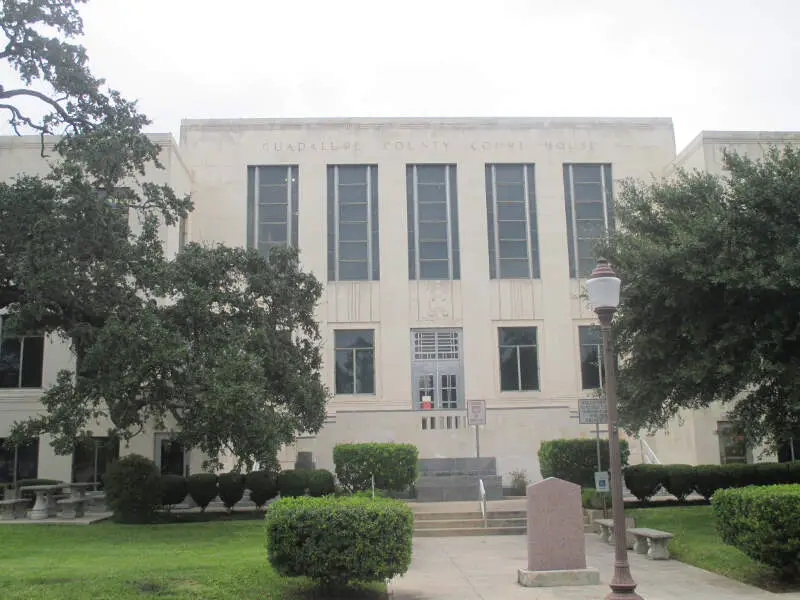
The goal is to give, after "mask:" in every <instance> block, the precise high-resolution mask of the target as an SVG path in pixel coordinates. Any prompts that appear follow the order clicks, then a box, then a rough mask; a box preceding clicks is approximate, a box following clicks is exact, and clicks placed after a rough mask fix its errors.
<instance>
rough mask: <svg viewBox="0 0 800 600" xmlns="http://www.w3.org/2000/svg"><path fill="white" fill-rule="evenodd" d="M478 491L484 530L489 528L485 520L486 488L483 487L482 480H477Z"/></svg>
mask: <svg viewBox="0 0 800 600" xmlns="http://www.w3.org/2000/svg"><path fill="white" fill-rule="evenodd" d="M478 490H479V492H480V502H481V516H482V517H483V527H484V529H486V528H487V527H489V523H488V520H487V505H486V487H484V485H483V479H478Z"/></svg>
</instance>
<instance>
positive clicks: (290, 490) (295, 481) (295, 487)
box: [278, 469, 310, 498]
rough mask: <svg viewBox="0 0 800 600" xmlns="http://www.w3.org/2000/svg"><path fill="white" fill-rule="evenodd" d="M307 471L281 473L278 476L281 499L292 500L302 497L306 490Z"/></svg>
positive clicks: (292, 470) (290, 470)
mask: <svg viewBox="0 0 800 600" xmlns="http://www.w3.org/2000/svg"><path fill="white" fill-rule="evenodd" d="M308 473H310V471H308V470H299V471H298V470H294V469H289V470H287V471H281V472H280V473H279V474H278V490H280V492H281V497H282V498H294V497H296V496H303V495H305V493H306V490H307V489H308Z"/></svg>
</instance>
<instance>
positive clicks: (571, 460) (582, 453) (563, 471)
mask: <svg viewBox="0 0 800 600" xmlns="http://www.w3.org/2000/svg"><path fill="white" fill-rule="evenodd" d="M619 449H620V455H621V458H622V464H623V466H624V465H627V464H628V457H629V456H630V450H629V448H628V441H627V440H621V441H620V443H619ZM538 454H539V470H540V471H541V472H542V477H544V478H545V479H546V478H548V477H558V478H559V479H563V480H565V481H571V482H572V483H576V484H578V485H580V486H581V487H594V474H595V472H596V471H597V440H595V439H589V438H575V439H561V440H549V441H545V442H542V444H541V445H540V446H539V453H538ZM600 456H601V459H602V466H603V470H604V471H605V470H608V465H609V456H608V440H600Z"/></svg>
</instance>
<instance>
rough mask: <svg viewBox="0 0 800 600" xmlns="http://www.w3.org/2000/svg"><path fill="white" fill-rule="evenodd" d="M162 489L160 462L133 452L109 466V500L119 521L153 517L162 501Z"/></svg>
mask: <svg viewBox="0 0 800 600" xmlns="http://www.w3.org/2000/svg"><path fill="white" fill-rule="evenodd" d="M162 489H163V488H162V481H161V473H159V471H158V467H157V466H156V463H154V462H153V461H152V460H150V459H149V458H145V457H144V456H140V455H138V454H130V455H128V456H125V457H124V458H121V459H119V460H118V461H116V462H113V463H112V464H111V465H109V467H108V469H107V470H106V474H105V492H106V503H107V504H108V505H109V506H110V507H111V510H112V511H114V519H115V520H116V521H121V522H124V523H146V522H148V521H151V520H152V519H153V516H154V515H155V512H156V508H157V507H158V506H159V505H160V504H161V497H162Z"/></svg>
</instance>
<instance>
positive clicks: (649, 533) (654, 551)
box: [629, 527, 672, 560]
mask: <svg viewBox="0 0 800 600" xmlns="http://www.w3.org/2000/svg"><path fill="white" fill-rule="evenodd" d="M629 532H630V534H631V535H633V537H634V538H636V542H635V543H634V545H633V549H634V550H635V551H636V554H646V555H647V558H649V559H650V560H667V559H668V558H669V550H667V542H669V541H670V540H671V539H672V534H671V533H667V532H666V531H659V530H658V529H650V528H648V527H634V528H633V529H631V530H630V531H629Z"/></svg>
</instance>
